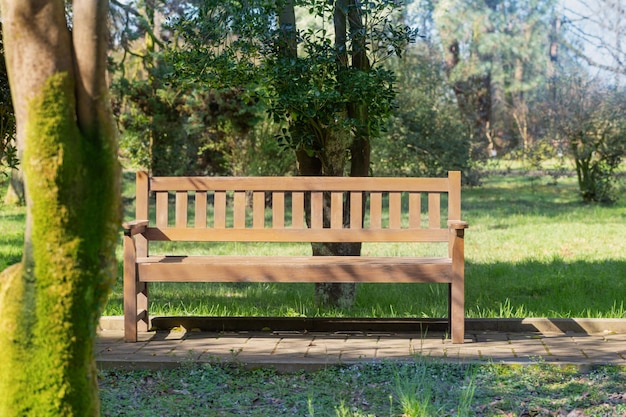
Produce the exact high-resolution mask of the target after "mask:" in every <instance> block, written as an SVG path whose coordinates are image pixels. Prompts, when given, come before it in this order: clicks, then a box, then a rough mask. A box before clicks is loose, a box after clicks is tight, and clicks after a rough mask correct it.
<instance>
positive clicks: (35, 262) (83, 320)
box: [0, 0, 120, 417]
mask: <svg viewBox="0 0 626 417" xmlns="http://www.w3.org/2000/svg"><path fill="white" fill-rule="evenodd" d="M0 4H1V7H2V9H1V10H2V19H3V23H4V27H3V29H4V41H5V47H6V51H5V52H6V61H7V68H8V73H9V80H10V83H11V91H12V97H13V104H14V107H15V116H16V122H17V140H18V143H20V144H21V145H20V147H21V148H22V149H23V158H22V167H23V170H24V176H25V184H26V200H27V220H26V223H27V224H26V232H25V246H24V255H23V260H22V262H21V263H20V264H18V265H14V266H12V267H9V268H8V269H6V270H5V271H3V272H2V274H1V276H0V315H1V316H2V322H1V324H0V351H2V352H3V360H2V362H1V363H0V392H2V395H1V396H0V415H2V416H81V417H82V416H98V415H99V414H100V413H99V403H98V390H97V380H96V376H97V375H96V367H95V360H94V352H93V351H94V339H95V335H96V326H97V324H98V319H99V316H100V312H101V309H102V307H103V305H104V303H105V302H106V299H107V296H108V293H109V289H110V287H111V285H112V284H113V282H114V281H115V277H116V269H117V268H116V266H115V256H114V252H115V246H116V243H117V237H118V230H119V221H120V210H119V201H118V200H119V191H120V190H119V166H118V163H117V146H116V134H115V129H114V124H113V121H112V118H111V112H110V109H109V102H108V94H107V91H108V87H107V85H106V76H105V69H106V62H107V60H106V53H107V44H108V34H107V14H108V2H107V1H98V2H96V1H87V0H74V2H73V3H72V9H71V13H70V14H69V16H71V22H68V21H67V20H66V11H65V2H64V1H63V0H56V1H51V0H22V1H10V0H2V2H1V3H0ZM69 25H71V28H72V30H71V33H70V30H69V28H68V26H69Z"/></svg>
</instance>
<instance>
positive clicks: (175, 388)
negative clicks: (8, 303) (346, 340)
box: [99, 357, 626, 417]
mask: <svg viewBox="0 0 626 417" xmlns="http://www.w3.org/2000/svg"><path fill="white" fill-rule="evenodd" d="M99 376H100V377H99V385H100V398H101V401H102V407H101V408H102V415H103V416H120V415H132V416H146V417H147V416H180V415H184V416H244V415H245V416H259V417H261V416H263V417H265V416H275V415H292V416H309V417H313V416H320V417H322V416H324V417H368V416H389V417H408V416H415V417H422V416H423V417H433V416H440V417H445V416H450V417H452V416H455V417H465V416H481V417H503V416H527V415H530V416H606V417H614V416H623V415H626V398H625V396H624V384H626V373H625V372H624V370H623V369H622V368H619V367H607V366H605V367H595V368H593V369H591V370H587V371H580V370H578V369H577V368H576V367H572V366H556V365H548V364H542V363H540V362H539V363H537V364H533V365H525V366H515V365H511V366H507V365H496V364H484V365H461V364H450V363H444V362H438V361H431V360H425V359H423V358H419V357H418V358H416V361H415V362H414V363H394V362H392V361H388V362H386V361H383V362H377V363H363V364H359V365H352V366H333V367H329V368H326V369H324V370H321V371H317V372H308V373H294V374H277V373H276V372H274V371H272V370H269V369H257V370H253V371H245V370H243V369H241V368H239V367H237V366H226V365H220V364H209V365H194V364H192V363H189V364H183V366H181V367H179V368H176V369H172V370H162V371H127V370H121V369H113V370H105V371H101V372H100V374H99ZM329 387H332V389H329Z"/></svg>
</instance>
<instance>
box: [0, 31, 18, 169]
mask: <svg viewBox="0 0 626 417" xmlns="http://www.w3.org/2000/svg"><path fill="white" fill-rule="evenodd" d="M18 163H19V161H18V159H17V148H16V147H15V115H14V114H13V104H12V100H11V90H10V88H9V78H8V75H7V69H6V64H5V62H4V44H3V42H2V25H1V23H0V168H2V167H8V168H17V165H18Z"/></svg>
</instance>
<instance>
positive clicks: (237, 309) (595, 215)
mask: <svg viewBox="0 0 626 417" xmlns="http://www.w3.org/2000/svg"><path fill="white" fill-rule="evenodd" d="M4 187H6V184H2V185H1V186H0V195H1V194H3V193H4ZM133 192H134V190H133V177H132V174H126V175H125V181H124V202H125V211H126V214H125V216H126V218H129V219H130V218H132V215H131V214H130V213H131V212H132V195H133ZM624 200H626V199H622V200H621V201H620V202H619V203H618V204H616V205H613V206H602V205H590V204H584V203H582V202H580V200H579V198H578V195H577V188H576V183H575V178H573V177H572V176H570V177H564V178H560V179H559V182H558V183H557V184H556V185H554V181H553V179H552V178H551V177H549V176H545V177H536V176H530V175H526V174H525V173H524V171H510V172H509V173H495V171H494V174H492V175H490V176H488V177H487V178H485V180H484V184H483V185H482V186H481V187H477V188H464V189H463V210H464V214H463V218H464V219H465V220H467V221H468V222H469V223H470V228H469V230H468V231H467V233H466V314H467V316H468V317H502V318H521V317H555V318H556V317H604V318H611V317H626V305H624V297H623V294H626V280H624V271H625V270H626V254H625V253H624V251H623V245H624V243H623V236H624V234H626V201H624ZM23 227H24V209H23V208H13V207H6V206H0V228H1V229H2V234H1V235H0V269H3V268H5V267H6V266H8V265H9V264H11V263H14V262H17V261H19V259H20V256H21V247H22V241H23ZM151 250H152V252H153V253H157V252H159V251H161V252H167V253H172V252H175V251H178V252H181V253H186V254H193V253H221V254H224V253H252V252H254V253H264V254H275V253H280V254H281V255H296V254H307V253H309V252H310V247H309V245H307V244H300V245H298V244H274V245H269V244H219V243H206V244H198V243H183V244H179V245H178V246H174V245H171V244H170V245H167V244H164V245H162V246H161V247H153V248H151ZM445 250H446V248H445V245H438V246H435V245H420V244H398V245H395V244H392V245H380V246H377V245H365V246H364V248H363V251H364V253H378V254H383V255H402V254H406V255H413V254H423V255H426V254H430V253H431V252H434V254H439V255H440V254H443V253H445ZM118 255H119V257H118V259H121V245H120V248H119V251H118ZM121 275H122V274H121V264H120V266H119V277H120V279H118V283H117V285H116V286H115V288H114V290H113V292H112V294H111V297H110V299H109V303H108V305H107V306H106V309H105V311H104V314H105V315H120V314H122V282H121ZM150 308H151V313H152V314H153V315H226V316H247V315H249V316H260V315H267V316H290V317H294V316H298V317H303V316H306V317H316V316H337V317H388V318H395V317H443V316H445V315H446V313H447V289H446V287H445V286H444V285H425V284H418V285H407V284H362V285H361V286H360V287H359V290H358V294H357V302H356V304H355V306H354V307H353V308H351V309H346V310H335V309H320V308H319V307H318V306H316V305H315V304H314V302H313V287H312V285H311V284H188V283H185V284H171V283H168V284H162V283H155V284H153V285H152V286H151V306H150Z"/></svg>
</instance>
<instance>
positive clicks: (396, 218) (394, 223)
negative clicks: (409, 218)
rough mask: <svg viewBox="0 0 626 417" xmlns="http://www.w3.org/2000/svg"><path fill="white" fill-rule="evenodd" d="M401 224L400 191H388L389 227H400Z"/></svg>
mask: <svg viewBox="0 0 626 417" xmlns="http://www.w3.org/2000/svg"><path fill="white" fill-rule="evenodd" d="M401 226H402V193H397V192H393V193H389V228H390V229H400V227H401Z"/></svg>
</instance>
